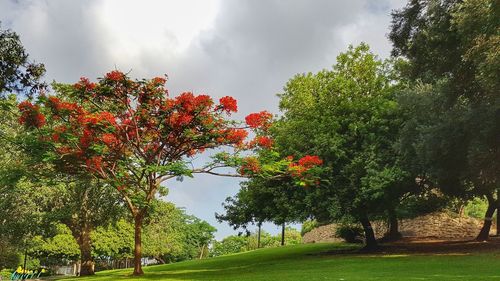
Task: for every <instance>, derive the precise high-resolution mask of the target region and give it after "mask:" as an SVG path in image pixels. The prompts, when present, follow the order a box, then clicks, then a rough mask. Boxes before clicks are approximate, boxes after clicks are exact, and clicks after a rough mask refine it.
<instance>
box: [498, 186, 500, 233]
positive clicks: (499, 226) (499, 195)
mask: <svg viewBox="0 0 500 281" xmlns="http://www.w3.org/2000/svg"><path fill="white" fill-rule="evenodd" d="M497 236H500V191H497Z"/></svg>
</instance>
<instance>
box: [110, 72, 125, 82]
mask: <svg viewBox="0 0 500 281" xmlns="http://www.w3.org/2000/svg"><path fill="white" fill-rule="evenodd" d="M124 77H125V75H124V74H123V73H122V72H120V71H117V70H113V71H111V72H109V73H106V79H109V80H111V81H115V82H116V81H120V80H122V79H123V78H124Z"/></svg>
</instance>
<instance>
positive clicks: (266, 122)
mask: <svg viewBox="0 0 500 281" xmlns="http://www.w3.org/2000/svg"><path fill="white" fill-rule="evenodd" d="M272 118H273V115H272V114H271V113H269V112H267V111H261V112H258V113H252V114H249V115H248V116H247V117H245V122H246V123H247V125H248V126H250V128H254V129H258V128H260V129H264V130H266V129H268V128H269V126H270V125H271V119H272Z"/></svg>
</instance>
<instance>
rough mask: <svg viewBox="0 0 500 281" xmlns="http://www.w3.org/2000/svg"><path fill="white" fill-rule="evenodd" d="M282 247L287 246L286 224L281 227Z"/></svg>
mask: <svg viewBox="0 0 500 281" xmlns="http://www.w3.org/2000/svg"><path fill="white" fill-rule="evenodd" d="M281 246H285V223H283V225H282V226H281Z"/></svg>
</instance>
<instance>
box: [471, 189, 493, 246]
mask: <svg viewBox="0 0 500 281" xmlns="http://www.w3.org/2000/svg"><path fill="white" fill-rule="evenodd" d="M486 199H488V209H486V213H485V215H484V222H483V227H482V228H481V231H480V232H479V234H478V235H477V237H476V240H477V241H487V240H488V239H489V238H490V229H491V223H492V222H493V214H494V213H495V210H496V209H497V200H495V199H494V198H493V195H491V194H489V195H487V196H486Z"/></svg>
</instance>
